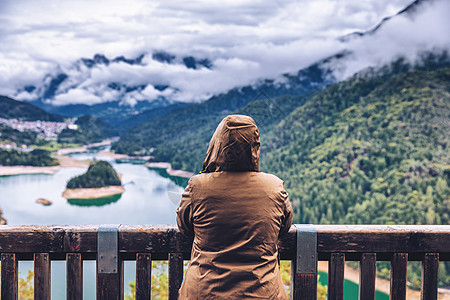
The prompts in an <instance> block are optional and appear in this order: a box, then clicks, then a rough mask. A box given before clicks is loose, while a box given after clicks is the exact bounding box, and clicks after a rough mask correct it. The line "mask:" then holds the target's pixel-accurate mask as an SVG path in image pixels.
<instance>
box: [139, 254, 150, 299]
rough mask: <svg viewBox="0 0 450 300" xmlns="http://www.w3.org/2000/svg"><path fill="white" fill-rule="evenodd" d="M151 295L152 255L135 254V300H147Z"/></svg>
mask: <svg viewBox="0 0 450 300" xmlns="http://www.w3.org/2000/svg"><path fill="white" fill-rule="evenodd" d="M151 293H152V255H151V254H150V253H138V254H136V300H148V299H150V298H151Z"/></svg>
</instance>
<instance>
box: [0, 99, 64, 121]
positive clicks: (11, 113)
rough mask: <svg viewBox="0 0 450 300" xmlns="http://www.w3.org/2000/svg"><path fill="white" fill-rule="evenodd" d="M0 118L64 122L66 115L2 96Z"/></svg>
mask: <svg viewBox="0 0 450 300" xmlns="http://www.w3.org/2000/svg"><path fill="white" fill-rule="evenodd" d="M0 118H4V119H21V120H26V121H36V120H41V121H53V122H63V121H64V117H62V116H59V115H54V114H50V113H47V112H46V111H44V110H42V109H40V108H38V107H35V106H33V105H31V104H28V103H25V102H22V101H17V100H14V99H11V98H9V97H6V96H0Z"/></svg>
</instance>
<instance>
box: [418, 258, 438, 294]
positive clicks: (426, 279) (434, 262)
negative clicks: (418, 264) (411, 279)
mask: <svg viewBox="0 0 450 300" xmlns="http://www.w3.org/2000/svg"><path fill="white" fill-rule="evenodd" d="M438 272H439V254H438V253H426V254H425V256H424V258H423V261H422V288H421V293H420V299H422V300H434V299H437V295H438Z"/></svg>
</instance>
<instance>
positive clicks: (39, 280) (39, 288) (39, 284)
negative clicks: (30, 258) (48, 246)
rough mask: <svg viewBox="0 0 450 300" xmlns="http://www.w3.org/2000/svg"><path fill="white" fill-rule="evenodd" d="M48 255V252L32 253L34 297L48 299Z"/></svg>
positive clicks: (42, 299) (49, 268)
mask: <svg viewBox="0 0 450 300" xmlns="http://www.w3.org/2000/svg"><path fill="white" fill-rule="evenodd" d="M50 270H51V264H50V256H49V254H48V253H35V254H34V299H39V300H50V295H51V289H50V283H51V281H50Z"/></svg>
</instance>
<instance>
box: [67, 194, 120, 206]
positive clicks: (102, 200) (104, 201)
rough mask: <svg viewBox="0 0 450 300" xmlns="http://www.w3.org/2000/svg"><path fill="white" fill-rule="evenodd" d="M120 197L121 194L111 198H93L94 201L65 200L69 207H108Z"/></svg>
mask: <svg viewBox="0 0 450 300" xmlns="http://www.w3.org/2000/svg"><path fill="white" fill-rule="evenodd" d="M120 197H122V194H116V195H112V196H107V197H100V198H94V199H77V198H73V199H67V202H69V204H71V205H77V206H104V205H108V204H111V203H114V202H117V201H119V199H120Z"/></svg>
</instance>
